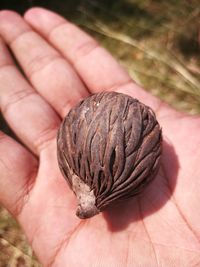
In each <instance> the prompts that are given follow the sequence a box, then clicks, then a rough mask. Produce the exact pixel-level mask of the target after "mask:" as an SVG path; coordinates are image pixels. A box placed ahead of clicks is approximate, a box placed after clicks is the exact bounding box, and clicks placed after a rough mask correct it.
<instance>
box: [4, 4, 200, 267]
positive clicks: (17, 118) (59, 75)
mask: <svg viewBox="0 0 200 267" xmlns="http://www.w3.org/2000/svg"><path fill="white" fill-rule="evenodd" d="M0 35H1V36H2V39H0V92H1V94H0V108H1V111H2V113H3V115H4V117H5V119H6V120H7V122H8V123H9V125H10V127H11V128H12V129H13V131H14V132H15V133H16V135H17V136H18V137H19V139H20V140H21V142H22V144H24V145H25V146H26V147H24V146H23V145H22V144H20V143H18V142H17V141H14V140H13V139H12V138H10V137H8V136H6V135H5V134H4V133H2V132H1V134H0V174H1V175H0V202H1V203H2V204H3V205H4V206H5V207H6V208H7V209H8V210H9V211H10V212H11V213H12V214H13V216H14V217H15V218H16V219H17V220H18V221H19V223H20V224H21V226H22V227H23V229H24V232H25V233H26V235H27V238H28V240H29V242H30V244H31V246H32V247H33V249H34V251H35V253H36V255H37V256H38V259H39V260H40V261H41V263H42V264H43V265H44V266H65V267H67V266H69V267H77V266H78V267H88V266H91V267H94V266H95V267H100V266H101V267H112V266H113V267H116V266H118V267H124V266H127V267H128V266H130V267H132V266H136V267H139V266H140V267H146V266H148V267H149V266H153V267H154V266H164V267H165V266H166V267H171V266H199V264H200V224H199V221H200V212H199V203H200V193H199V192H200V179H199V173H200V165H199V158H200V137H199V136H200V118H199V117H192V116H188V115H184V114H182V113H179V112H177V111H175V110H173V109H172V108H170V107H169V106H168V105H166V104H165V103H163V102H161V101H159V100H158V99H156V98H154V97H153V96H151V95H149V94H148V93H147V92H145V91H144V90H143V89H142V88H140V87H139V86H138V85H136V84H135V83H134V82H133V81H132V80H131V78H130V77H129V75H128V74H127V72H126V71H125V70H124V69H123V68H122V67H121V66H119V65H118V63H117V62H116V61H115V60H114V59H113V58H112V57H111V55H110V54H109V53H108V52H106V51H105V50H104V49H103V48H101V47H100V46H99V45H98V44H97V43H96V42H95V41H94V40H93V39H92V38H91V37H89V36H88V35H87V34H85V33H84V32H83V31H81V30H80V29H78V28H77V27H76V26H75V25H73V24H71V23H69V22H67V21H66V20H64V19H63V18H61V17H59V16H58V15H56V14H54V13H52V12H50V11H47V10H44V9H41V8H33V9H31V10H29V11H28V12H27V13H26V14H25V17H24V18H22V17H20V16H19V15H18V14H16V13H14V12H11V11H2V12H1V13H0ZM5 43H6V44H7V45H8V46H9V48H10V49H11V51H12V52H13V54H14V55H15V57H16V59H17V61H18V63H19V64H20V66H21V68H22V69H23V72H24V74H25V75H24V76H23V75H22V73H20V72H19V70H18V69H17V67H16V65H15V63H14V62H13V60H12V59H11V56H10V54H9V51H8V50H7V48H6V46H5ZM102 90H113V91H118V92H122V93H126V94H129V95H131V96H132V97H135V98H138V99H139V100H141V101H142V102H143V103H145V104H147V105H149V106H151V107H152V108H153V109H154V111H155V112H156V115H157V119H158V121H159V123H160V125H161V127H162V129H163V136H164V144H163V155H162V164H161V168H160V171H159V173H158V175H157V177H156V179H155V180H154V181H153V182H152V183H151V184H150V185H149V186H148V187H147V188H146V190H145V192H144V193H143V194H141V195H140V196H138V197H136V198H133V199H130V200H129V201H127V202H126V203H121V204H119V205H118V206H116V207H112V208H109V209H108V211H105V212H103V213H101V214H99V215H97V216H95V217H93V218H91V219H88V220H80V219H78V218H77V217H76V216H75V209H76V199H75V196H74V194H73V193H72V192H71V190H70V189H69V188H68V185H67V184H66V182H65V180H64V178H63V177H62V175H61V174H60V171H59V169H58V164H57V157H56V134H57V129H58V127H59V125H60V122H61V119H62V118H63V117H64V116H65V115H66V113H67V112H68V111H69V109H70V108H71V107H72V106H74V105H75V104H76V103H77V102H78V101H79V100H80V99H82V98H84V97H86V96H88V95H89V94H91V93H95V92H98V91H102ZM28 148H29V149H28Z"/></svg>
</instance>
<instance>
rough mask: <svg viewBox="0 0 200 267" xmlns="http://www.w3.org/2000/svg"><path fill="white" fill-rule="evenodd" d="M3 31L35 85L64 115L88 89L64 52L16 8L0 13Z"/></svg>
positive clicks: (1, 30) (84, 95)
mask: <svg viewBox="0 0 200 267" xmlns="http://www.w3.org/2000/svg"><path fill="white" fill-rule="evenodd" d="M0 33H1V35H2V37H3V38H4V40H5V41H6V42H7V43H8V44H9V46H10V48H11V50H12V51H13V53H14V55H15V56H16V58H17V60H18V61H19V63H20V65H21V67H22V68H23V70H24V72H25V73H26V75H27V77H28V78H29V80H30V81H31V83H32V84H33V85H34V87H35V89H36V90H38V92H39V93H40V94H41V95H42V96H43V97H44V98H45V99H46V100H47V101H48V102H49V103H50V104H51V105H52V106H53V107H54V109H56V111H57V112H59V114H61V115H62V116H64V115H66V112H67V111H68V110H69V108H70V107H71V106H72V105H74V104H75V103H76V102H77V101H78V100H80V99H82V98H84V97H86V96H87V95H88V91H87V89H86V88H85V86H84V85H83V83H82V81H81V80H80V78H79V76H78V75H77V73H76V72H75V70H74V69H73V67H72V66H71V65H70V64H69V63H68V62H67V61H66V60H65V59H64V58H63V57H62V56H61V54H60V53H59V52H58V51H57V50H56V49H54V48H53V47H52V46H50V45H49V44H48V42H47V41H45V40H44V39H43V38H42V37H41V36H40V35H39V34H37V33H36V32H34V31H33V30H32V28H31V27H30V26H29V25H28V24H27V23H26V22H25V21H24V19H23V18H22V17H21V16H20V15H18V14H17V13H15V12H12V11H3V12H1V13H0Z"/></svg>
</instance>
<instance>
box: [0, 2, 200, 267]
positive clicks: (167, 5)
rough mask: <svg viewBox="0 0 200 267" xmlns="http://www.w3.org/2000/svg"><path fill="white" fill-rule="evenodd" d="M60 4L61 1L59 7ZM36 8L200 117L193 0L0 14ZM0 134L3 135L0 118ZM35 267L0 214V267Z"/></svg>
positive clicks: (72, 5)
mask: <svg viewBox="0 0 200 267" xmlns="http://www.w3.org/2000/svg"><path fill="white" fill-rule="evenodd" d="M65 2H66V1H65ZM38 4H40V5H42V6H44V7H47V8H50V9H52V10H55V11H56V12H59V13H60V14H62V15H64V16H66V17H67V18H68V19H70V20H72V21H74V22H75V23H76V24H79V25H80V26H81V27H82V28H83V29H85V30H86V31H88V32H89V33H90V34H92V35H93V36H94V37H95V38H97V39H98V40H99V42H100V43H101V44H102V45H103V46H104V47H106V48H107V49H108V50H109V51H110V52H111V53H112V54H113V55H114V56H115V57H116V58H117V59H118V60H119V61H120V62H121V64H123V65H124V66H125V67H126V68H127V69H128V71H129V73H130V75H131V76H132V77H133V79H134V80H136V81H137V82H138V83H139V84H140V85H141V86H143V87H144V88H145V89H146V90H148V91H149V92H151V93H152V94H154V95H156V96H157V97H159V98H161V99H163V100H164V101H166V102H168V103H169V104H170V105H171V106H173V107H175V108H176V109H178V110H181V111H184V112H186V113H188V114H200V60H199V59H200V58H199V54H200V53H199V52H200V48H199V44H198V34H199V30H200V24H199V16H200V7H199V1H198V0H191V1H186V0H169V1H164V0H161V1H155V0H154V1H153V0H145V1H144V0H126V1H122V0H118V1H116V0H115V1H114V0H110V1H106V0H104V1H100V0H99V1H97V0H96V1H95V0H93V1H89V0H74V1H67V2H66V3H64V1H56V0H50V1H44V0H43V1H39V0H38V1H37V0H35V1H34V0H28V1H25V0H24V1H23V0H21V4H20V5H19V1H15V0H10V1H9V2H8V1H7V0H2V2H1V4H0V8H2V9H3V8H11V9H15V10H18V12H20V13H23V12H24V11H25V10H26V9H27V8H28V7H30V6H32V5H38ZM0 128H1V129H3V130H4V131H6V132H8V133H9V134H10V132H9V129H8V127H7V126H6V124H5V122H3V120H2V118H0ZM3 266H9V267H15V266H20V267H22V266H27V267H29V266H34V267H35V266H40V265H39V263H37V261H36V259H35V257H34V255H33V252H32V250H31V248H30V247H29V246H28V244H27V242H26V238H25V236H24V234H23V232H22V231H21V229H20V227H19V225H18V224H17V223H16V221H15V220H14V219H13V218H12V217H11V215H9V213H8V212H7V211H6V210H5V209H3V208H0V267H3Z"/></svg>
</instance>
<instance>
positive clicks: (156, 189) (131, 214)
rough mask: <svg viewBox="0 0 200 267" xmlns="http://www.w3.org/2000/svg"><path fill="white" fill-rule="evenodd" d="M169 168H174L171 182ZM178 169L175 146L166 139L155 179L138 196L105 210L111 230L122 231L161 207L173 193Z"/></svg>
mask: <svg viewBox="0 0 200 267" xmlns="http://www.w3.org/2000/svg"><path fill="white" fill-rule="evenodd" d="M167 168H171V169H173V177H171V179H170V182H169V179H168V174H167V172H166V169H167ZM178 169H179V162H178V158H177V155H176V153H175V151H174V148H173V146H172V145H170V144H168V143H167V142H166V141H164V142H163V152H162V159H161V166H160V169H159V172H158V174H157V175H156V177H155V179H154V180H153V181H152V182H151V183H150V184H149V185H148V186H147V187H146V188H145V189H144V190H143V192H141V194H139V195H138V196H137V197H135V198H132V199H129V200H127V201H124V202H119V203H117V204H116V205H113V206H112V207H110V208H108V209H107V210H106V211H104V212H103V215H104V218H105V219H106V221H107V224H108V228H109V230H110V231H111V232H115V231H122V230H124V229H126V228H127V227H128V225H129V224H131V223H132V222H136V221H138V220H141V219H143V218H144V217H146V216H149V215H151V214H153V213H155V212H157V211H158V210H159V209H161V208H162V207H163V206H164V205H165V204H166V202H167V201H168V200H169V199H170V198H171V196H172V194H173V191H174V188H175V185H176V180H177V174H178ZM171 181H172V182H171Z"/></svg>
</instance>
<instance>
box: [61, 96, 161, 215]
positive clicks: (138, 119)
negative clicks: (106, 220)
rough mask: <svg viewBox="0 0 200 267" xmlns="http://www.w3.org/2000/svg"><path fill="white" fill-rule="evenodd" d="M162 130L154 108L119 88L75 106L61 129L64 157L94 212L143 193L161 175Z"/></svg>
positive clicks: (69, 176)
mask: <svg viewBox="0 0 200 267" xmlns="http://www.w3.org/2000/svg"><path fill="white" fill-rule="evenodd" d="M161 144H162V133H161V128H160V126H159V123H158V122H157V120H156V117H155V113H154V112H153V111H152V109H151V108H150V107H148V106H146V105H144V104H142V103H141V102H140V101H138V100H137V99H134V98H132V97H130V96H128V95H125V94H121V93H116V92H102V93H98V94H94V95H91V96H90V97H88V98H86V99H85V100H83V101H81V102H80V103H79V104H78V105H77V106H75V107H74V108H72V109H71V110H70V112H69V113H68V114H67V116H66V117H65V118H64V120H63V122H62V124H61V126H60V129H59V133H58V139H57V146H58V163H59V167H60V169H61V171H62V174H63V176H64V177H65V179H66V180H67V182H68V184H69V186H70V188H71V189H72V190H73V192H74V193H75V195H76V197H77V202H78V208H77V211H76V214H77V216H78V217H80V218H81V219H85V218H89V217H92V216H94V215H95V214H98V213H99V212H101V211H103V210H105V209H106V208H107V207H108V206H111V205H112V204H114V203H117V202H118V201H125V200H126V199H128V198H130V197H134V196H135V195H136V194H138V193H140V192H141V191H142V189H143V188H144V187H145V186H146V185H147V184H148V183H149V182H150V181H151V180H152V179H153V178H154V177H155V175H156V173H157V171H158V169H159V165H160V157H161Z"/></svg>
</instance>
